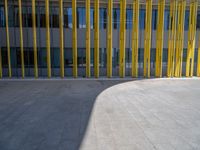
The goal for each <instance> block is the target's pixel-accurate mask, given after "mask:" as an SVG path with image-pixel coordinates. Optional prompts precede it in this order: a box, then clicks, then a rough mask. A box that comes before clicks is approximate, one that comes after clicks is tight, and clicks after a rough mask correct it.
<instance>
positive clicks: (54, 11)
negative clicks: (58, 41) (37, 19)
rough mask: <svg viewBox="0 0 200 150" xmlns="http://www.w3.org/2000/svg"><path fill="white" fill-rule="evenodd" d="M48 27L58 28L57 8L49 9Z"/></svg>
mask: <svg viewBox="0 0 200 150" xmlns="http://www.w3.org/2000/svg"><path fill="white" fill-rule="evenodd" d="M50 27H53V28H58V27H59V11H58V8H57V7H51V9H50Z"/></svg>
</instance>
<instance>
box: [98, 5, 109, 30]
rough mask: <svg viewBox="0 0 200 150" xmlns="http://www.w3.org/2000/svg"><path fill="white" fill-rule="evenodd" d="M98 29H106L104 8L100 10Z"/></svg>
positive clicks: (105, 11)
mask: <svg viewBox="0 0 200 150" xmlns="http://www.w3.org/2000/svg"><path fill="white" fill-rule="evenodd" d="M99 23H100V29H106V26H107V10H106V8H100V20H99Z"/></svg>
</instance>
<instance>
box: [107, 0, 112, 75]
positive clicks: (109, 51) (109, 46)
mask: <svg viewBox="0 0 200 150" xmlns="http://www.w3.org/2000/svg"><path fill="white" fill-rule="evenodd" d="M112 9H113V0H108V15H107V16H108V23H107V76H108V77H109V78H110V77H112Z"/></svg>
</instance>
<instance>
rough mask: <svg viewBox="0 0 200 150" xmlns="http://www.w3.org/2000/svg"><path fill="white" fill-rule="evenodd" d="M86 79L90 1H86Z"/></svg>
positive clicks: (88, 57) (88, 74)
mask: <svg viewBox="0 0 200 150" xmlns="http://www.w3.org/2000/svg"><path fill="white" fill-rule="evenodd" d="M86 77H88V78H89V77H90V0H86Z"/></svg>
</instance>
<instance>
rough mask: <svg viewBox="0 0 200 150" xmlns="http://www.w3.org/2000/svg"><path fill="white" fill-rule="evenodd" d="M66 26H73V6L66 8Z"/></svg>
mask: <svg viewBox="0 0 200 150" xmlns="http://www.w3.org/2000/svg"><path fill="white" fill-rule="evenodd" d="M64 27H65V28H72V8H64Z"/></svg>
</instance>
